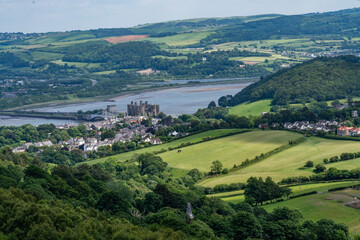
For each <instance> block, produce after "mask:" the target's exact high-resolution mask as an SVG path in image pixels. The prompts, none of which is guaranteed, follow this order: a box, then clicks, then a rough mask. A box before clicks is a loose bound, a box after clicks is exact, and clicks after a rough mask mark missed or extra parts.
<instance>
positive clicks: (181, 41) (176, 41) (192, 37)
mask: <svg viewBox="0 0 360 240" xmlns="http://www.w3.org/2000/svg"><path fill="white" fill-rule="evenodd" d="M211 33H213V32H193V33H183V34H177V35H174V36H169V37H162V38H147V39H146V41H152V42H155V43H165V44H167V45H169V46H171V47H180V46H186V45H191V44H195V43H199V42H200V40H201V39H203V38H206V37H207V36H208V35H210V34H211Z"/></svg>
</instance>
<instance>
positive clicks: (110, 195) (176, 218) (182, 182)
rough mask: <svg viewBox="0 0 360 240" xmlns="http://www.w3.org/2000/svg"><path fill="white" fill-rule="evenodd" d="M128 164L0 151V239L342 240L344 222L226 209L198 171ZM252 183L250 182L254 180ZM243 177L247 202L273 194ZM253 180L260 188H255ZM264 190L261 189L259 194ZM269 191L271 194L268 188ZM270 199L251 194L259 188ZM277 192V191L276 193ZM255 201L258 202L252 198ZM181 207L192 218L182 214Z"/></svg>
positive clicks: (266, 185)
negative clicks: (72, 162) (53, 162)
mask: <svg viewBox="0 0 360 240" xmlns="http://www.w3.org/2000/svg"><path fill="white" fill-rule="evenodd" d="M135 161H136V163H137V164H135V163H134V162H133V163H116V162H111V161H108V162H107V163H106V164H104V165H94V166H88V165H86V164H84V165H80V166H77V167H68V166H65V165H57V166H52V167H50V166H49V165H47V164H45V163H43V162H42V161H40V160H38V159H36V158H32V157H29V156H27V155H26V154H18V155H15V154H13V153H12V152H11V151H10V150H9V149H6V148H5V149H3V150H2V151H1V152H0V179H1V181H0V193H1V194H0V208H1V214H0V222H1V225H0V237H1V239H82V238H84V239H239V240H240V239H247V238H256V239H279V238H281V239H304V240H305V239H324V240H325V239H326V240H329V239H334V240H335V239H336V240H339V239H344V240H345V239H348V237H349V232H348V228H347V226H346V225H343V224H337V223H334V222H333V221H332V220H327V219H324V220H320V221H318V222H312V221H305V222H303V221H302V216H301V213H300V212H299V211H298V210H290V209H288V208H278V209H275V210H274V212H272V213H267V212H266V211H265V210H263V209H262V208H259V207H256V206H255V207H253V206H251V205H249V204H248V203H240V204H236V205H232V204H228V203H226V202H224V201H222V200H220V199H218V198H208V197H205V196H204V193H205V189H204V188H201V187H198V186H195V185H194V182H196V181H197V180H198V179H199V178H201V174H200V173H199V171H197V170H196V169H194V170H191V171H190V172H189V173H188V174H187V175H186V176H184V177H182V178H174V177H172V176H169V175H168V174H167V173H166V172H165V171H164V170H165V167H166V163H165V162H163V161H162V159H161V158H160V157H157V156H154V155H153V154H141V155H139V156H138V157H137V158H136V159H135ZM254 180H255V181H254ZM254 180H249V182H248V186H247V187H246V191H247V194H249V197H250V199H253V200H254V199H255V201H259V202H262V201H266V200H269V199H274V198H277V197H279V195H278V193H277V191H278V190H281V189H282V188H279V187H278V185H277V184H276V183H274V182H272V181H271V179H266V181H265V182H262V180H261V179H259V180H256V179H254ZM258 183H260V184H258ZM265 189H267V190H265ZM270 189H271V190H270ZM264 190H265V191H266V192H267V193H273V194H274V195H272V196H270V195H267V196H265V195H258V194H257V192H259V191H261V192H264ZM280 195H281V194H280ZM257 196H259V198H258V197H257ZM187 202H190V203H191V206H192V212H193V214H194V216H195V218H194V219H193V220H190V218H189V216H188V215H186V206H187Z"/></svg>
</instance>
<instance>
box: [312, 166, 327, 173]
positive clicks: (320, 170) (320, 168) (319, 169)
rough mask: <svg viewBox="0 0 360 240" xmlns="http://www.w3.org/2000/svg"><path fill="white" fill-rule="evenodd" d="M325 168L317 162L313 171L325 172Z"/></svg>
mask: <svg viewBox="0 0 360 240" xmlns="http://www.w3.org/2000/svg"><path fill="white" fill-rule="evenodd" d="M325 170H326V167H325V166H324V165H322V164H318V165H316V167H315V169H314V172H315V173H321V172H325Z"/></svg>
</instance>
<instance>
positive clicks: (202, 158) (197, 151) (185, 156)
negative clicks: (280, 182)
mask: <svg viewBox="0 0 360 240" xmlns="http://www.w3.org/2000/svg"><path fill="white" fill-rule="evenodd" d="M299 137H301V135H300V134H298V133H293V132H286V131H254V132H248V133H243V134H239V135H234V136H229V137H225V138H221V139H217V140H214V141H209V142H204V143H201V144H197V145H193V146H189V147H185V148H182V152H181V153H177V151H169V152H165V153H161V154H159V156H160V157H162V159H163V160H164V161H165V162H167V163H168V164H169V166H170V167H173V168H179V169H189V170H190V169H193V168H197V169H199V170H200V171H204V172H208V171H210V166H211V164H212V162H213V161H215V160H219V161H220V162H222V164H223V166H224V168H231V167H233V166H234V164H237V165H238V164H241V162H243V161H245V160H246V159H253V158H255V156H258V155H260V154H261V153H266V152H269V151H271V150H273V149H275V148H278V147H280V146H282V145H285V144H288V141H289V140H295V139H298V138H299Z"/></svg>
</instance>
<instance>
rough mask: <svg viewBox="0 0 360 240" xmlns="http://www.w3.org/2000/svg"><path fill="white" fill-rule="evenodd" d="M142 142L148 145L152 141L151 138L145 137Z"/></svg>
mask: <svg viewBox="0 0 360 240" xmlns="http://www.w3.org/2000/svg"><path fill="white" fill-rule="evenodd" d="M141 142H143V143H148V142H151V139H150V138H149V137H145V138H143V139H142V140H141Z"/></svg>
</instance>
